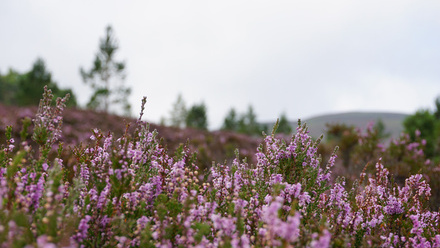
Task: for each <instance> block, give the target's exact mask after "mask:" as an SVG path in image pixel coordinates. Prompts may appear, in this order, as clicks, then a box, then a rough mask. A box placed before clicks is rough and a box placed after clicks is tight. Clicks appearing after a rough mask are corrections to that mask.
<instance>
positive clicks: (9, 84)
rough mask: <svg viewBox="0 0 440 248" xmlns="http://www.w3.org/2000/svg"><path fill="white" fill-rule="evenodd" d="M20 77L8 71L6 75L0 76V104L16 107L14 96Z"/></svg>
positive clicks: (16, 73)
mask: <svg viewBox="0 0 440 248" xmlns="http://www.w3.org/2000/svg"><path fill="white" fill-rule="evenodd" d="M20 77H21V75H20V74H19V73H18V72H16V71H14V70H12V69H10V70H9V71H8V74H5V75H1V74H0V103H3V104H5V105H16V104H17V101H16V98H15V96H16V94H17V91H18V81H19V79H20Z"/></svg>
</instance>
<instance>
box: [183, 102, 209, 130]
mask: <svg viewBox="0 0 440 248" xmlns="http://www.w3.org/2000/svg"><path fill="white" fill-rule="evenodd" d="M185 122H186V126H187V127H192V128H197V129H202V130H207V129H208V120H207V116H206V106H205V104H204V103H200V104H195V105H193V106H192V107H191V108H190V109H189V110H188V114H187V116H186V120H185Z"/></svg>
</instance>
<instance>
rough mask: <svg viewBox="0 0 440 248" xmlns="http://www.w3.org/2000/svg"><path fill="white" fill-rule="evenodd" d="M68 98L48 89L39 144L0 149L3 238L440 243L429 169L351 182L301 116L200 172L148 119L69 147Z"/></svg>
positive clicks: (51, 243) (381, 172)
mask: <svg viewBox="0 0 440 248" xmlns="http://www.w3.org/2000/svg"><path fill="white" fill-rule="evenodd" d="M64 101H65V100H61V99H60V100H58V101H57V103H56V106H55V107H52V105H51V103H52V98H51V94H50V91H47V90H46V93H45V95H44V99H43V101H42V104H41V105H40V110H39V112H38V114H37V117H36V118H35V120H34V126H33V127H34V128H33V136H32V137H33V142H34V143H32V144H28V143H27V142H26V141H25V140H23V141H22V142H21V144H18V142H16V141H14V140H11V137H7V140H6V142H5V143H4V145H3V147H2V149H0V247H371V246H373V247H440V234H439V232H438V230H439V228H440V226H439V218H440V216H439V214H438V212H433V211H431V210H430V209H429V208H428V204H427V201H428V200H429V197H430V196H431V189H430V187H429V185H428V183H427V182H426V181H425V180H424V177H423V176H422V175H420V174H416V175H413V176H411V177H409V178H407V179H406V180H405V183H404V184H402V185H398V184H396V183H394V182H393V180H392V179H391V176H390V173H389V171H388V169H387V168H386V165H384V164H383V161H381V160H378V161H376V166H375V170H374V173H371V174H368V173H363V174H362V175H361V177H360V180H359V181H358V182H357V183H355V184H353V186H352V187H348V186H347V185H346V182H345V180H344V179H343V178H339V179H334V178H333V177H332V169H333V167H334V165H335V161H336V160H337V156H336V150H335V152H334V153H333V154H332V155H331V156H330V159H329V160H328V161H322V159H321V157H320V156H319V154H318V145H319V142H320V141H319V140H313V139H312V138H311V137H310V136H309V135H308V131H307V127H306V126H305V125H301V123H299V125H298V128H297V130H296V133H295V134H294V135H293V136H292V138H291V140H290V141H288V142H286V141H283V140H280V139H277V138H276V137H275V135H274V132H275V131H274V132H273V133H272V134H270V135H266V137H265V139H264V142H263V143H262V144H261V145H260V147H258V148H257V153H256V161H257V162H256V163H255V164H248V162H247V161H246V160H241V161H240V160H239V159H238V154H237V159H235V160H234V161H233V162H232V164H222V163H218V164H213V165H212V167H210V168H209V169H208V170H204V171H202V170H201V169H199V166H198V164H197V159H196V155H195V154H192V153H191V152H190V151H189V150H188V148H187V147H186V146H184V145H182V146H181V147H180V148H179V149H177V151H176V152H175V155H174V156H170V155H168V152H167V150H166V148H165V147H163V145H162V144H161V142H160V141H159V140H158V133H157V132H155V131H150V130H149V127H148V125H147V124H145V123H143V122H141V121H138V123H137V124H136V125H137V126H136V130H135V131H134V132H133V133H128V132H126V133H125V134H124V135H123V136H121V137H114V136H113V135H112V134H110V133H102V132H101V131H100V130H99V129H95V130H93V135H92V136H91V137H90V144H89V145H83V146H77V147H69V148H64V147H63V146H62V145H61V144H58V143H57V141H58V139H59V137H60V135H62V133H61V131H60V130H61V129H60V125H61V123H62V110H63V107H64ZM143 104H145V101H144V102H143ZM143 108H144V106H142V109H143ZM141 115H142V113H141ZM7 133H8V132H7ZM9 133H10V131H9ZM23 136H24V137H25V135H23ZM57 145H58V147H57ZM35 147H38V149H37V148H35ZM408 149H410V150H414V149H418V148H417V147H416V145H412V146H410V147H408ZM66 152H69V153H72V154H74V158H75V159H74V161H73V162H70V163H67V162H64V161H63V160H62V159H61V154H62V153H66Z"/></svg>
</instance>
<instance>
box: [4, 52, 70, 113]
mask: <svg viewBox="0 0 440 248" xmlns="http://www.w3.org/2000/svg"><path fill="white" fill-rule="evenodd" d="M45 85H47V86H48V88H49V89H51V90H52V93H53V94H54V96H55V99H56V98H57V97H63V96H65V95H66V94H70V101H69V102H68V103H67V106H68V107H75V106H77V102H76V97H75V94H73V92H72V90H71V89H60V88H58V85H57V83H56V82H55V81H53V80H52V74H51V73H50V72H49V71H48V70H47V67H46V64H45V62H44V60H43V59H41V58H38V59H37V60H36V61H35V62H34V64H33V65H32V69H31V70H30V71H28V72H26V73H23V74H20V73H18V72H16V71H14V70H9V72H8V74H6V75H0V102H1V103H4V104H6V105H19V106H30V105H38V103H39V102H40V98H41V95H42V94H43V88H44V86H45Z"/></svg>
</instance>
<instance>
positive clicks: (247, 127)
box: [161, 94, 292, 135]
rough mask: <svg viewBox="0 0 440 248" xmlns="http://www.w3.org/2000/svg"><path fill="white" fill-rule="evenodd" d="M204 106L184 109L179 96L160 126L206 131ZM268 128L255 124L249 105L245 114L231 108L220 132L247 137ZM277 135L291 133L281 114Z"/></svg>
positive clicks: (206, 122)
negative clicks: (234, 133)
mask: <svg viewBox="0 0 440 248" xmlns="http://www.w3.org/2000/svg"><path fill="white" fill-rule="evenodd" d="M206 111H207V109H206V105H205V104H204V103H203V102H202V103H199V104H194V105H193V106H191V107H190V108H189V109H187V108H186V104H185V101H184V100H183V97H182V95H181V94H179V95H178V96H177V100H176V101H175V102H174V103H173V106H172V109H171V112H170V117H169V118H168V120H166V119H165V118H162V121H161V124H163V125H166V124H168V125H170V126H172V127H177V128H185V127H190V128H196V129H201V130H207V129H208V117H207V114H206ZM269 128H270V127H269V126H268V125H267V124H261V123H259V122H257V115H256V113H255V111H254V109H253V107H252V106H251V105H249V107H248V109H247V112H245V113H237V111H236V110H235V109H234V108H231V109H230V111H229V112H228V114H227V115H226V117H225V119H224V121H223V125H222V127H221V130H225V131H233V132H237V133H243V134H247V135H261V134H262V132H266V133H267V132H268V130H269ZM277 132H278V133H286V134H289V133H291V132H292V126H291V124H290V123H289V121H288V120H287V117H286V115H285V114H284V113H283V114H281V117H280V119H279V122H278V129H277Z"/></svg>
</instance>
